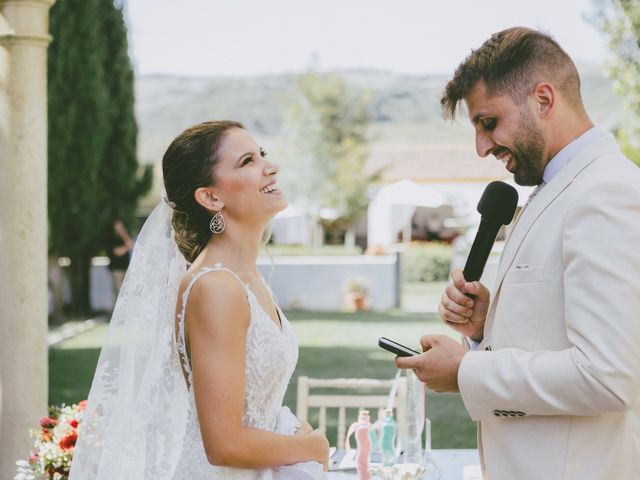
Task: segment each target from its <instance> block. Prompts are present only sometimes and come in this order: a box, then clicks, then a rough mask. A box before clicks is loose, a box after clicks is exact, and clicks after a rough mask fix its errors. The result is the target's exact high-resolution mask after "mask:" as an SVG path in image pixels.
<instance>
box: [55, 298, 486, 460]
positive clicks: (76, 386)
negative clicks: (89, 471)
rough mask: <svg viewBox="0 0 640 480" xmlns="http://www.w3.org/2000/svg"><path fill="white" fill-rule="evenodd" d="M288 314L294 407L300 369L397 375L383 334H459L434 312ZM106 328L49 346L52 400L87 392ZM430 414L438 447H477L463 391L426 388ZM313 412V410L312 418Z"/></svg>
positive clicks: (410, 338)
mask: <svg viewBox="0 0 640 480" xmlns="http://www.w3.org/2000/svg"><path fill="white" fill-rule="evenodd" d="M287 318H288V319H289V321H290V322H291V324H292V326H293V329H294V331H295V333H296V335H297V337H298V342H299V347H300V356H299V360H298V365H297V367H296V370H295V372H294V374H293V377H292V378H291V382H290V384H289V388H288V390H287V393H286V395H285V399H284V403H285V404H286V405H288V406H289V407H290V408H291V409H292V410H293V411H295V405H296V388H295V386H296V382H297V378H298V376H300V375H307V376H310V377H324V378H335V377H365V378H366V377H368V378H393V376H394V375H395V374H396V371H397V369H396V366H395V364H394V361H393V360H394V356H393V355H392V354H391V353H389V352H386V351H385V350H382V349H381V348H380V347H378V344H377V341H378V337H380V336H385V337H389V338H392V339H394V340H396V341H398V342H400V343H404V344H405V345H407V346H409V347H413V348H416V349H420V348H419V339H420V337H421V336H422V335H425V334H443V335H449V336H451V337H453V338H456V339H457V338H458V336H457V334H456V333H455V332H453V331H451V330H450V329H448V328H447V327H446V326H444V325H443V324H442V321H441V320H440V319H439V317H438V316H437V315H435V314H424V313H423V314H418V313H405V312H403V311H400V310H394V311H390V312H382V313H381V312H358V313H355V314H351V313H345V312H307V311H292V312H287ZM107 329H108V324H99V325H98V326H96V327H95V328H93V329H92V330H89V331H87V332H84V333H82V334H80V335H77V336H76V337H74V338H72V339H69V340H66V341H64V342H62V343H60V344H58V345H56V346H55V347H54V348H52V349H51V350H50V351H49V385H50V390H49V402H50V403H52V404H60V403H67V404H70V403H76V402H78V401H79V400H82V399H84V398H86V397H87V395H88V393H89V389H90V387H91V380H92V378H93V373H94V370H95V367H96V364H97V361H98V355H99V353H100V347H101V345H102V342H103V341H104V338H105V335H106V332H107ZM354 415H355V414H354ZM427 416H428V417H429V418H431V421H432V428H433V446H434V447H435V448H475V446H476V440H475V430H476V427H475V423H474V422H472V421H471V420H470V419H469V417H468V415H467V413H466V411H465V409H464V406H463V404H462V399H461V397H460V395H457V394H444V395H443V394H435V393H431V392H428V393H427ZM314 418H315V417H314V416H313V414H312V416H311V420H312V422H313V421H314ZM353 420H355V418H348V419H347V421H353ZM335 423H336V421H335V418H332V417H331V416H329V425H328V432H327V433H328V435H329V438H335V429H336V426H335Z"/></svg>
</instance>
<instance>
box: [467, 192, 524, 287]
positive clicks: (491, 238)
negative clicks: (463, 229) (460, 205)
mask: <svg viewBox="0 0 640 480" xmlns="http://www.w3.org/2000/svg"><path fill="white" fill-rule="evenodd" d="M517 206H518V191H517V190H516V189H515V188H513V187H512V186H511V185H508V184H506V183H504V182H497V181H496V182H491V183H490V184H489V185H487V188H485V189H484V192H483V193H482V197H480V201H479V202H478V213H480V215H481V216H482V218H481V220H480V226H479V227H478V232H477V233H476V238H475V239H474V240H473V245H471V251H470V252H469V257H468V258H467V263H466V264H465V266H464V270H463V273H464V279H465V280H466V281H467V282H474V281H476V280H480V277H481V276H482V272H483V271H484V266H485V265H486V263H487V260H488V258H489V254H490V253H491V247H493V242H495V240H496V237H497V236H498V230H500V227H502V225H509V223H511V220H512V219H513V214H514V213H515V211H516V207H517Z"/></svg>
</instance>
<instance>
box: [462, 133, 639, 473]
mask: <svg viewBox="0 0 640 480" xmlns="http://www.w3.org/2000/svg"><path fill="white" fill-rule="evenodd" d="M494 292H495V293H494V298H493V299H492V303H491V305H490V307H489V312H488V315H487V320H486V323H485V329H484V339H483V341H482V343H481V344H480V346H479V348H478V349H477V350H475V351H473V352H469V353H467V354H466V355H465V356H464V358H463V360H462V363H461V365H460V370H459V373H458V381H459V385H460V392H461V394H462V398H463V401H464V404H465V406H466V409H467V410H468V412H469V414H470V415H471V417H472V418H473V419H474V420H478V421H479V424H478V444H479V449H480V454H481V460H482V463H483V471H484V474H485V478H488V479H489V480H533V479H536V480H537V479H544V480H561V479H562V480H587V479H593V480H596V479H597V480H617V479H621V480H623V479H624V480H627V479H640V406H639V401H638V400H639V392H640V169H639V168H638V167H636V166H635V165H633V164H632V163H631V162H630V161H629V160H628V159H627V158H626V157H625V156H624V155H623V154H622V152H621V151H620V149H619V147H618V145H617V143H616V142H615V140H614V138H613V136H612V135H610V134H605V135H603V136H601V137H599V138H597V139H596V140H595V141H594V142H592V143H591V144H590V145H589V146H588V147H586V148H585V149H584V150H583V151H581V152H580V153H578V154H577V155H576V156H575V157H573V158H572V159H571V160H570V161H569V162H568V163H567V165H565V167H564V168H563V169H562V170H561V171H560V172H559V173H558V174H557V175H556V176H555V177H554V178H553V179H552V180H551V181H550V182H549V183H548V184H547V185H546V186H545V187H544V188H543V189H541V190H540V192H539V193H538V194H537V195H536V197H535V198H534V199H533V200H532V201H531V203H530V204H529V205H528V206H527V207H526V208H525V209H524V211H523V212H522V215H521V216H520V218H519V219H518V221H517V223H516V225H515V226H514V228H513V231H512V233H511V236H510V238H509V239H508V241H507V243H506V245H505V248H504V251H503V254H502V258H501V260H500V265H499V267H498V275H497V283H496V288H495V289H494Z"/></svg>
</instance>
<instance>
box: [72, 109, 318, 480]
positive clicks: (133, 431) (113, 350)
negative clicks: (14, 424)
mask: <svg viewBox="0 0 640 480" xmlns="http://www.w3.org/2000/svg"><path fill="white" fill-rule="evenodd" d="M265 157H266V153H265V152H264V151H263V150H262V149H261V148H259V147H258V146H257V145H256V143H255V141H254V140H253V138H252V137H251V136H250V135H249V133H247V131H246V130H245V129H244V127H243V126H242V125H241V124H239V123H237V122H230V121H219V122H206V123H201V124H198V125H195V126H193V127H191V128H189V129H187V130H185V131H184V132H183V133H181V134H180V135H179V136H178V137H177V138H176V139H175V140H174V141H173V142H172V143H171V145H170V146H169V148H168V149H167V152H166V153H165V155H164V158H163V165H162V166H163V175H164V184H165V189H166V194H167V198H166V201H165V202H161V203H160V205H158V206H157V207H156V209H155V210H154V212H153V213H152V214H151V216H150V217H149V219H148V220H147V222H146V223H145V225H144V227H143V229H142V231H141V233H140V236H139V237H138V240H137V242H136V246H135V250H134V252H133V258H132V262H131V265H130V267H129V271H128V272H127V276H126V278H125V281H124V284H123V287H122V291H121V293H120V295H119V297H118V300H117V302H116V306H115V309H114V313H113V317H112V320H111V324H110V327H109V333H108V335H107V340H106V342H105V345H104V346H103V349H102V351H101V354H100V359H99V361H98V367H97V368H96V374H95V377H94V380H93V384H92V386H91V392H90V394H89V398H88V402H87V408H86V410H85V414H84V418H83V420H82V424H81V427H80V434H79V437H78V444H77V446H76V450H75V454H74V459H73V463H72V467H71V473H70V480H89V479H97V480H111V479H114V480H115V479H134V480H137V479H174V480H187V479H190V480H191V479H194V480H199V479H222V478H225V479H227V478H233V479H269V478H274V479H284V478H291V479H314V478H323V476H324V473H323V468H322V467H323V465H326V461H327V458H328V449H329V444H328V442H327V439H326V438H325V437H324V435H323V434H321V433H320V432H318V431H314V430H313V429H312V428H311V426H310V425H309V424H307V423H304V424H301V422H300V421H299V420H298V419H297V418H295V417H294V416H293V414H292V413H291V412H290V411H289V409H288V408H287V407H283V406H282V400H283V397H284V393H285V390H286V388H287V384H288V382H289V379H290V377H291V374H292V373H293V370H294V368H295V364H296V361H297V356H298V347H297V341H296V338H295V336H294V333H293V330H292V328H291V325H290V324H289V322H288V321H287V319H286V318H285V316H284V314H283V312H282V311H281V310H280V309H279V308H278V307H277V305H276V304H275V303H274V301H273V298H272V296H271V292H270V290H269V288H268V286H267V284H266V283H265V282H264V280H263V278H262V276H261V275H260V273H259V271H258V269H257V267H256V260H257V256H258V252H259V248H260V245H261V241H262V237H263V232H264V231H265V229H266V228H267V226H268V223H269V221H270V220H271V219H272V218H273V217H274V216H275V215H276V213H278V212H279V211H280V210H282V209H284V208H285V207H286V206H287V201H286V199H285V198H284V195H283V194H282V192H281V191H280V189H279V188H278V186H277V183H276V174H277V173H278V167H277V166H276V165H275V164H273V163H271V162H270V161H269V160H267V159H266V158H265Z"/></svg>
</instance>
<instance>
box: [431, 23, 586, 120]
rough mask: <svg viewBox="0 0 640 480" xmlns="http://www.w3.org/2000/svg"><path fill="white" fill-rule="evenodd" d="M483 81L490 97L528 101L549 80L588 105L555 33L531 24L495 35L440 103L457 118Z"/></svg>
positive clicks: (578, 104) (575, 103)
mask: <svg viewBox="0 0 640 480" xmlns="http://www.w3.org/2000/svg"><path fill="white" fill-rule="evenodd" d="M480 81H483V82H484V83H485V85H486V88H487V93H488V94H489V95H490V96H503V95H506V96H508V97H510V98H511V99H512V100H513V101H514V103H516V104H517V105H521V104H523V103H524V102H525V101H526V99H527V97H528V95H529V94H530V93H531V92H533V89H534V87H535V86H536V85H537V84H538V83H539V82H541V81H547V82H550V83H552V84H553V86H554V87H555V88H556V89H557V90H558V91H559V92H560V93H561V94H562V95H564V97H565V98H566V99H567V101H568V102H569V103H570V104H571V105H573V106H575V107H577V108H580V109H582V108H583V107H582V98H581V97H580V76H579V75H578V70H577V69H576V66H575V64H574V63H573V61H572V60H571V58H570V57H569V55H567V53H566V52H565V51H564V50H563V49H562V48H561V47H560V45H558V43H557V42H556V41H555V40H554V39H553V38H551V37H550V36H549V35H546V34H544V33H541V32H538V31H536V30H532V29H530V28H526V27H513V28H509V29H507V30H502V31H501V32H498V33H494V34H493V35H491V37H490V38H489V39H488V40H487V41H485V42H484V43H483V44H482V46H481V47H480V48H478V49H477V50H472V51H471V54H470V55H469V56H468V57H467V58H466V59H465V60H464V62H462V63H461V64H460V65H459V66H458V68H457V69H456V71H455V73H454V76H453V78H452V79H451V80H449V83H447V86H446V87H445V90H444V93H443V94H442V98H441V99H440V103H441V105H442V113H443V115H444V117H445V118H447V119H453V118H455V115H456V108H457V106H458V103H459V102H460V101H461V100H464V99H465V98H466V97H467V96H468V95H469V94H470V93H471V92H472V90H473V89H474V88H475V86H476V85H477V84H478V82H480Z"/></svg>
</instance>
